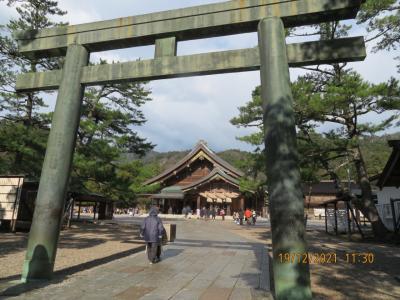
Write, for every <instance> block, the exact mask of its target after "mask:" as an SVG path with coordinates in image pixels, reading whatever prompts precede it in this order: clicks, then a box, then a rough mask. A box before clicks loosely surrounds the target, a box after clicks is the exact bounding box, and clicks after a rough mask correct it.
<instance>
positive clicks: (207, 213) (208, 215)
mask: <svg viewBox="0 0 400 300" xmlns="http://www.w3.org/2000/svg"><path fill="white" fill-rule="evenodd" d="M204 214H205V218H206V221H208V219H209V218H210V210H209V209H208V207H206V209H205V211H204Z"/></svg>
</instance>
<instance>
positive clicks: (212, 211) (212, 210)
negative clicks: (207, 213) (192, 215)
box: [211, 207, 217, 221]
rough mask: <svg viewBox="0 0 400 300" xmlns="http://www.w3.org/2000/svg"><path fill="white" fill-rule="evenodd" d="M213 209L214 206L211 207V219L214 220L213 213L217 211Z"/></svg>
mask: <svg viewBox="0 0 400 300" xmlns="http://www.w3.org/2000/svg"><path fill="white" fill-rule="evenodd" d="M215 210H216V208H215V207H211V216H212V219H213V221H215V214H216V213H217V212H216V211H215Z"/></svg>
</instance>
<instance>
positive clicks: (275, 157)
mask: <svg viewBox="0 0 400 300" xmlns="http://www.w3.org/2000/svg"><path fill="white" fill-rule="evenodd" d="M362 2H363V1H362V0H318V1H316V0H289V1H287V0H276V1H271V0H258V1H256V0H235V1H227V2H222V3H217V4H209V5H202V6H197V7H191V8H184V9H178V10H171V11H166V12H158V13H152V14H146V15H142V16H135V17H127V18H120V19H115V20H110V21H102V22H95V23H89V24H83V25H74V26H66V27H56V28H49V29H44V30H41V31H39V32H34V31H26V32H21V33H19V34H18V36H17V37H16V38H17V40H18V42H19V47H20V48H19V51H20V52H21V53H22V54H24V55H26V56H29V57H33V58H41V57H52V56H65V64H64V67H63V69H62V70H55V71H49V72H42V73H28V74H22V75H20V76H18V80H17V90H18V91H19V92H27V91H41V90H54V89H58V97H57V104H56V108H55V112H54V116H53V123H52V127H51V132H50V136H49V140H48V145H47V150H46V156H45V161H44V165H43V169H42V175H41V179H40V185H39V192H38V197H37V202H36V203H37V204H36V209H35V212H34V217H33V223H32V228H31V231H30V235H29V242H28V249H27V254H26V259H25V263H24V268H23V275H22V280H23V281H25V282H26V281H31V280H43V279H49V278H51V277H52V274H53V268H54V261H55V257H56V250H57V243H58V237H59V229H60V220H61V216H62V213H63V207H64V201H65V196H66V190H67V185H68V180H69V176H70V169H71V162H72V157H73V152H74V147H75V137H76V132H77V128H78V125H79V119H80V107H81V101H82V94H83V91H84V88H85V86H93V85H96V84H103V83H116V82H125V81H144V80H158V79H166V78H174V77H183V76H201V75H209V74H221V73H229V72H243V71H250V70H260V72H261V84H262V99H263V109H264V128H265V144H266V158H267V160H266V169H267V175H268V177H269V178H270V179H271V180H270V182H269V187H268V191H269V195H270V207H271V229H272V243H273V245H272V248H273V258H274V260H273V276H274V284H275V294H276V297H277V298H278V299H287V298H292V299H294V298H295V299H311V289H310V278H309V267H308V265H307V264H298V263H297V262H293V263H289V264H285V263H280V261H279V259H278V257H279V254H282V253H306V252H307V245H306V241H305V227H304V222H303V211H304V204H303V199H302V190H301V184H300V175H299V169H298V163H297V150H296V131H295V123H294V114H293V104H292V102H293V99H292V93H291V89H290V78H289V67H300V66H307V65H316V64H324V63H332V62H350V61H358V60H363V59H364V58H365V56H366V52H365V44H364V39H363V37H353V38H345V39H337V40H333V41H318V42H307V43H298V44H288V45H287V44H286V41H285V28H289V27H297V26H303V25H311V24H317V23H321V22H327V21H333V20H343V19H352V18H355V16H356V14H357V12H358V10H359V8H360V5H361V3H362ZM256 31H258V36H259V46H258V47H255V48H249V49H241V50H232V51H223V52H213V53H206V54H196V55H188V56H176V53H177V51H176V50H177V46H179V42H181V41H186V40H192V39H203V38H209V37H217V36H223V35H233V34H239V33H247V32H256ZM151 44H155V55H154V59H151V60H143V61H132V62H126V63H118V64H109V65H95V66H88V60H89V55H90V53H92V52H96V51H106V50H112V49H121V48H128V47H136V46H144V45H151Z"/></svg>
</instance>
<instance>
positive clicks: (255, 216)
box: [251, 209, 257, 226]
mask: <svg viewBox="0 0 400 300" xmlns="http://www.w3.org/2000/svg"><path fill="white" fill-rule="evenodd" d="M251 217H252V221H253V222H252V223H253V225H254V226H255V225H256V221H257V212H256V211H255V210H254V209H253V211H252V212H251Z"/></svg>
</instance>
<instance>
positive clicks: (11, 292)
mask: <svg viewBox="0 0 400 300" xmlns="http://www.w3.org/2000/svg"><path fill="white" fill-rule="evenodd" d="M144 249H145V245H142V246H139V247H137V248H135V249H130V250H127V251H123V252H120V253H116V254H113V255H110V256H107V257H102V258H99V259H95V260H92V261H89V262H85V263H82V264H79V265H76V266H72V267H69V268H65V269H62V270H59V271H56V272H54V278H53V279H52V280H49V281H37V282H29V283H21V282H20V281H19V280H18V281H17V280H15V279H18V278H20V275H15V276H10V277H8V278H5V280H3V279H2V280H1V281H0V297H3V296H9V297H10V296H11V297H12V296H14V297H15V296H19V295H21V294H23V293H26V292H29V291H32V290H36V289H40V288H43V287H45V286H47V285H51V284H56V283H60V282H62V281H63V280H65V279H66V277H68V276H71V275H73V274H75V273H78V272H81V271H84V270H89V269H92V268H94V267H97V266H100V265H103V264H106V263H109V262H112V261H114V260H118V259H121V258H123V257H126V256H130V255H133V254H136V253H138V252H141V251H143V250H144ZM175 255H178V254H175ZM169 257H171V255H170V256H169ZM10 280H14V281H10Z"/></svg>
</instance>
